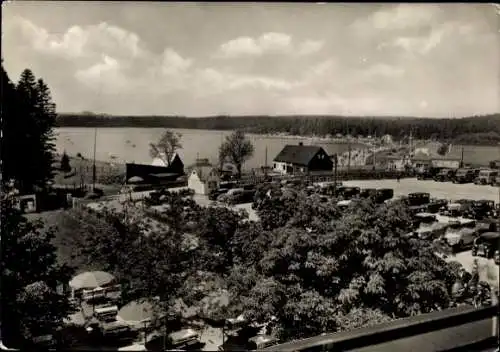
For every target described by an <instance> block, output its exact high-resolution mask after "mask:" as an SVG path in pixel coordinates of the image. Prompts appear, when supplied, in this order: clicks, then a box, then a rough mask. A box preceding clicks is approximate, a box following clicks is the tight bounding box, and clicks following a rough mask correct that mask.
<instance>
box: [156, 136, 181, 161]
mask: <svg viewBox="0 0 500 352" xmlns="http://www.w3.org/2000/svg"><path fill="white" fill-rule="evenodd" d="M181 138H182V134H180V133H178V132H173V131H171V130H165V132H163V134H162V136H161V138H160V140H159V141H158V142H157V143H156V144H155V143H150V144H149V155H150V156H151V157H152V158H153V159H154V158H160V159H161V160H162V161H163V162H164V163H165V165H167V166H170V165H171V163H172V159H173V157H174V155H175V152H176V151H177V150H178V149H181V148H182V144H181Z"/></svg>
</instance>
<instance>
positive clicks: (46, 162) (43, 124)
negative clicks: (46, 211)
mask: <svg viewBox="0 0 500 352" xmlns="http://www.w3.org/2000/svg"><path fill="white" fill-rule="evenodd" d="M2 76H3V77H2V88H3V89H4V92H5V93H4V94H3V96H2V108H3V109H4V114H3V120H4V121H3V126H2V132H3V141H2V161H3V170H2V172H3V175H4V179H11V178H12V179H15V180H16V181H17V184H18V187H19V189H20V191H21V192H22V193H27V192H32V191H33V190H35V189H36V188H37V187H39V188H43V187H45V185H46V182H47V181H48V180H50V179H52V176H53V163H54V151H55V145H54V135H53V128H54V126H55V122H56V112H55V104H54V103H53V102H52V98H51V95H50V90H49V88H48V87H47V85H46V84H45V82H44V81H43V80H42V79H38V80H37V79H36V77H35V76H34V74H33V72H31V70H28V69H26V70H24V71H23V72H22V74H21V78H20V80H19V82H18V84H17V86H15V87H14V86H13V85H12V83H11V82H10V80H9V79H8V76H7V74H6V73H5V71H4V70H3V67H2ZM13 88H14V89H13Z"/></svg>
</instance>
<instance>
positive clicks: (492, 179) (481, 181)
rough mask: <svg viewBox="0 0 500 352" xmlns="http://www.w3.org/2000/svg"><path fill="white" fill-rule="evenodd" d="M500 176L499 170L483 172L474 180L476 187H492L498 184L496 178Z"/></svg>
mask: <svg viewBox="0 0 500 352" xmlns="http://www.w3.org/2000/svg"><path fill="white" fill-rule="evenodd" d="M497 176H498V171H497V170H481V171H480V172H479V175H478V176H477V178H476V179H475V180H474V183H475V184H476V185H492V186H494V185H495V183H496V178H497Z"/></svg>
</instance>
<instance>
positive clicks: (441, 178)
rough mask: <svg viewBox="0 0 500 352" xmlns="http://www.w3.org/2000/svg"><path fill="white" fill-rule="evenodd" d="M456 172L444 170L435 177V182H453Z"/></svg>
mask: <svg viewBox="0 0 500 352" xmlns="http://www.w3.org/2000/svg"><path fill="white" fill-rule="evenodd" d="M455 173H456V170H454V169H442V170H441V171H439V172H438V173H437V174H436V176H434V181H438V182H446V181H452V180H453V178H454V177H455Z"/></svg>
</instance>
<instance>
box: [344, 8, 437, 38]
mask: <svg viewBox="0 0 500 352" xmlns="http://www.w3.org/2000/svg"><path fill="white" fill-rule="evenodd" d="M440 13H441V8H440V7H439V5H436V4H399V5H395V6H391V7H389V8H384V9H381V10H379V11H376V12H374V13H372V14H371V15H370V16H368V17H365V18H360V19H357V20H356V21H354V22H353V24H352V27H353V28H354V29H355V30H356V31H358V32H359V33H361V34H369V33H373V30H401V29H408V28H415V27H421V26H425V25H428V24H429V23H432V22H433V20H434V19H435V18H436V17H437V16H439V14H440Z"/></svg>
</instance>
